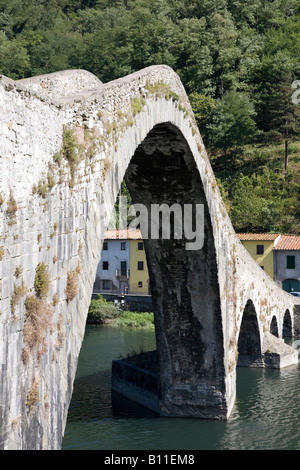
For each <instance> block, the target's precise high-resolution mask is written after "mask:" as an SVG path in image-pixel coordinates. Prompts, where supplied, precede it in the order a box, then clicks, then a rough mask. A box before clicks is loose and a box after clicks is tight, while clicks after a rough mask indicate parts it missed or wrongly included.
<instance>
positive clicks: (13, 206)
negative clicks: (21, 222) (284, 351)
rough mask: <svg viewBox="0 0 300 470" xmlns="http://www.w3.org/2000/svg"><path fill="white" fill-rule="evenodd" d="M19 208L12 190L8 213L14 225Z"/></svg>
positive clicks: (10, 223) (10, 222)
mask: <svg viewBox="0 0 300 470" xmlns="http://www.w3.org/2000/svg"><path fill="white" fill-rule="evenodd" d="M17 210H18V205H17V202H16V200H15V198H14V196H13V194H12V192H10V196H9V200H8V203H7V214H8V217H9V218H10V221H9V225H12V224H14V223H15V216H16V212H17Z"/></svg>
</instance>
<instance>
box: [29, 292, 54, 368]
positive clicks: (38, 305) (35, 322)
mask: <svg viewBox="0 0 300 470" xmlns="http://www.w3.org/2000/svg"><path fill="white" fill-rule="evenodd" d="M25 309H26V312H25V313H26V316H25V322H24V328H23V339H24V349H23V351H22V359H23V363H24V364H26V363H27V362H28V358H29V353H30V352H31V351H32V350H33V348H34V347H36V346H39V345H41V344H43V343H44V340H45V336H46V331H47V329H48V328H50V325H51V319H52V317H51V313H52V310H51V307H50V306H49V305H48V304H47V302H46V300H45V298H38V297H36V296H35V295H34V294H30V295H28V296H27V297H26V299H25Z"/></svg>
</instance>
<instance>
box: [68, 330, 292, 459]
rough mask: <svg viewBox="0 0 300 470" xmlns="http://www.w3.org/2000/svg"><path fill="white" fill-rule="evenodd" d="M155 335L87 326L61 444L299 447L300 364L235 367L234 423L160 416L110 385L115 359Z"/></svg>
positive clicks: (148, 345) (150, 343)
mask: <svg viewBox="0 0 300 470" xmlns="http://www.w3.org/2000/svg"><path fill="white" fill-rule="evenodd" d="M140 348H141V349H143V350H144V351H147V350H152V349H154V348H155V337H154V333H153V332H143V331H131V330H129V331H126V330H120V329H114V328H109V327H105V328H99V327H87V331H86V335H85V339H84V343H83V346H82V350H81V353H80V358H79V364H78V371H77V377H76V380H75V386H74V392H73V397H72V402H71V406H70V410H69V415H68V423H67V427H66V432H65V438H64V441H63V449H82V450H84V449H86V450H87V449H91V450H92V449H110V450H113V449H120V450H126V449H128V450H130V449H134V450H139V449H148V450H151V449H153V450H154V449H156V450H159V449H169V450H176V449H186V450H193V449H199V450H200V449H300V387H299V384H300V369H299V367H298V366H291V367H288V368H286V369H282V370H268V369H249V368H238V370H237V399H236V403H235V406H234V409H233V412H232V415H231V417H230V419H229V421H214V420H200V419H193V418H162V417H158V416H157V415H156V414H155V413H153V412H151V411H149V410H147V409H145V408H144V407H142V406H140V405H138V404H136V403H134V402H132V401H131V400H128V399H124V398H123V397H122V398H121V399H120V396H116V395H114V400H112V396H111V390H110V380H111V361H112V359H117V358H119V357H120V355H122V356H123V357H124V356H126V355H127V354H128V353H129V352H130V351H133V350H135V351H139V350H140Z"/></svg>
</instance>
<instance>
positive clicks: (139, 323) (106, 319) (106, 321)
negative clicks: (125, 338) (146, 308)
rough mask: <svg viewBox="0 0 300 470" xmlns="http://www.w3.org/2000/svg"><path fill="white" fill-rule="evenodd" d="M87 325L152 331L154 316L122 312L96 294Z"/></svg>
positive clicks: (151, 313)
mask: <svg viewBox="0 0 300 470" xmlns="http://www.w3.org/2000/svg"><path fill="white" fill-rule="evenodd" d="M87 324H88V325H109V326H111V327H118V328H143V329H149V330H154V315H153V312H132V311H129V310H122V309H120V308H119V307H116V306H115V305H114V304H113V303H112V302H109V301H107V300H105V299H104V298H103V297H102V295H100V294H98V296H97V297H96V299H93V300H92V301H91V304H90V308H89V312H88V317H87Z"/></svg>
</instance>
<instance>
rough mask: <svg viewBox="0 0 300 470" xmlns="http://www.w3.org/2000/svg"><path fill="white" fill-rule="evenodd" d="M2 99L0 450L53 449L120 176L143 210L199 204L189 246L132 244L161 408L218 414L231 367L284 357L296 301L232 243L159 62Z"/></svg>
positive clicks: (225, 405)
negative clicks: (148, 298) (198, 224)
mask: <svg viewBox="0 0 300 470" xmlns="http://www.w3.org/2000/svg"><path fill="white" fill-rule="evenodd" d="M0 106H1V115H0V135H1V147H0V167H1V172H0V332H1V342H0V374H1V376H0V424H1V435H0V448H2V449H24V450H25V449H35V450H38V449H59V448H60V446H61V441H62V436H63V433H64V427H65V424H66V419H67V413H68V406H69V402H70V398H71V395H72V387H73V380H74V377H75V373H76V366H77V359H78V354H79V351H80V347H81V343H82V340H83V337H84V331H85V323H86V316H87V312H88V307H89V304H90V299H91V294H92V288H93V283H94V279H95V274H96V268H97V265H98V263H99V260H100V254H101V247H102V241H103V237H104V230H105V226H106V225H107V223H108V221H109V219H110V215H111V210H112V207H113V205H114V202H115V200H116V197H117V194H118V192H119V189H120V185H121V182H122V180H123V179H124V178H125V180H126V182H127V185H128V187H129V189H130V191H131V194H132V197H133V200H134V202H135V203H142V204H143V205H145V206H146V207H147V208H150V205H151V204H155V203H157V204H162V203H167V204H173V203H176V204H181V205H183V204H191V205H195V204H199V205H200V206H201V207H204V220H203V223H204V240H203V246H202V245H201V248H199V249H197V250H195V249H190V250H188V249H186V245H185V242H186V240H184V239H183V238H182V239H177V238H174V237H173V238H171V239H169V240H168V239H162V238H160V239H152V238H151V237H149V238H148V239H145V248H146V254H147V261H148V266H149V273H150V281H151V290H152V293H153V304H154V311H155V312H154V313H155V324H156V338H157V350H158V355H159V370H160V374H159V404H160V411H161V414H162V415H171V416H195V417H200V418H218V419H227V418H228V417H229V416H230V412H231V410H232V407H233V404H234V401H235V393H236V392H235V388H236V367H237V364H239V365H252V366H255V365H256V366H261V367H263V366H270V367H283V366H286V365H288V364H291V363H296V362H297V360H298V356H297V352H296V350H295V349H292V348H291V347H289V346H287V345H286V343H284V342H283V340H282V337H283V336H287V337H293V336H295V335H297V333H298V324H297V311H298V310H297V309H299V304H298V305H297V302H298V300H297V299H296V298H294V297H292V296H291V295H289V294H287V293H285V292H283V291H282V290H281V289H279V288H278V287H277V286H276V284H275V283H274V282H273V281H272V280H271V279H270V278H269V277H268V275H267V274H265V273H264V272H263V270H261V268H260V267H259V266H258V265H257V264H256V263H255V262H254V261H253V259H252V258H251V257H250V255H248V253H247V252H246V250H245V249H244V247H243V246H242V245H241V243H240V241H239V240H238V238H237V237H236V235H235V232H234V230H233V228H232V225H231V222H230V219H229V217H228V215H227V213H226V210H225V207H224V204H223V201H222V199H221V196H220V193H219V190H218V186H217V183H216V180H215V177H214V174H213V171H212V169H211V166H210V163H209V159H208V157H207V154H206V151H205V148H204V146H203V142H202V139H201V136H200V134H199V130H198V128H197V125H196V122H195V119H194V116H193V113H192V110H191V107H190V104H189V101H188V98H187V96H186V93H185V90H184V88H183V86H182V84H181V82H180V80H179V78H178V76H177V75H176V74H175V73H174V72H173V71H172V70H171V69H170V68H169V67H167V66H155V67H150V68H147V69H144V70H141V71H140V72H137V73H134V74H132V75H130V76H127V77H124V78H122V79H118V80H115V81H112V82H110V83H107V84H103V83H101V82H100V81H99V80H98V79H97V78H96V77H95V76H93V75H92V74H90V73H88V72H85V71H82V70H77V71H76V70H73V71H64V72H59V73H54V74H49V75H45V76H39V77H34V78H30V79H26V80H20V81H12V80H11V79H9V78H7V77H4V76H1V77H0ZM104 206H105V207H107V208H108V209H107V211H106V214H105V217H103V210H102V209H103V207H104ZM150 222H151V221H150Z"/></svg>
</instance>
